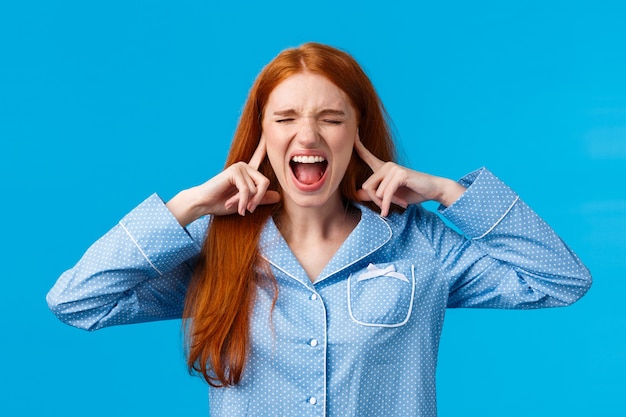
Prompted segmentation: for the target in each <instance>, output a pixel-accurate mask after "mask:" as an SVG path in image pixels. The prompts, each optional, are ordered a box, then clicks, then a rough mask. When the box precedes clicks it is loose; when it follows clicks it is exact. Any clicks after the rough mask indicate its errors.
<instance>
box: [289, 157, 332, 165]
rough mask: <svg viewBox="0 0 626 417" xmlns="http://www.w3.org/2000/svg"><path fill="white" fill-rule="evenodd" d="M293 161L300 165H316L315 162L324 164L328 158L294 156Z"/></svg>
mask: <svg viewBox="0 0 626 417" xmlns="http://www.w3.org/2000/svg"><path fill="white" fill-rule="evenodd" d="M291 160H292V161H293V162H298V163H300V164H314V163H315V162H324V161H325V160H326V158H324V157H323V156H294V157H293V158H291Z"/></svg>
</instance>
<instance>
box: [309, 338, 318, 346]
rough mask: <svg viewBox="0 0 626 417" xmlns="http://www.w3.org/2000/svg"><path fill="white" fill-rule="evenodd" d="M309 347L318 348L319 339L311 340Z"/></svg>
mask: <svg viewBox="0 0 626 417" xmlns="http://www.w3.org/2000/svg"><path fill="white" fill-rule="evenodd" d="M309 345H311V346H313V347H315V346H317V339H311V341H310V342H309Z"/></svg>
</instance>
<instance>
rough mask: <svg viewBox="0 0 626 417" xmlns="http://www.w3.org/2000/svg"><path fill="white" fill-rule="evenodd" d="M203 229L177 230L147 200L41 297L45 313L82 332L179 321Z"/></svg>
mask: <svg viewBox="0 0 626 417" xmlns="http://www.w3.org/2000/svg"><path fill="white" fill-rule="evenodd" d="M207 225H208V219H207V218H201V219H199V220H196V221H195V222H194V223H192V224H190V225H189V226H187V228H183V227H181V226H180V225H179V223H178V222H177V221H176V219H175V218H174V216H173V215H172V214H171V213H170V211H169V210H168V209H167V207H166V206H165V204H164V203H163V201H162V200H161V199H160V198H159V197H158V196H157V195H152V196H150V197H149V198H148V199H146V200H145V201H144V202H143V203H141V204H140V205H139V206H137V207H136V208H135V209H134V210H133V211H131V212H130V213H129V214H127V215H126V216H125V217H124V218H123V219H122V220H121V221H120V222H119V223H118V224H117V225H116V226H115V227H113V228H112V229H111V230H110V231H109V232H108V233H106V234H105V235H104V236H103V237H101V238H100V239H99V240H98V241H96V242H95V243H94V244H93V245H92V246H91V247H90V248H89V249H88V250H87V252H86V253H85V254H84V255H83V257H82V258H81V259H80V260H79V262H78V263H77V264H76V265H75V266H74V267H73V268H71V269H70V270H68V271H66V272H64V273H63V274H62V275H61V277H60V278H59V279H58V281H57V282H56V284H55V285H54V286H53V287H52V289H51V290H50V291H49V293H48V295H47V297H46V300H47V302H48V306H49V307H50V310H51V311H52V312H53V313H54V314H55V315H56V316H57V317H58V318H59V319H60V320H61V321H63V322H65V323H67V324H69V325H71V326H74V327H78V328H81V329H85V330H96V329H100V328H102V327H107V326H113V325H119V324H130V323H139V322H146V321H154V320H166V319H173V318H180V317H181V315H182V310H183V305H184V299H185V292H186V289H187V284H188V282H189V278H190V277H191V273H192V270H193V266H194V265H195V262H196V260H197V257H198V254H199V253H200V249H201V246H202V241H203V239H204V236H205V233H206V228H207Z"/></svg>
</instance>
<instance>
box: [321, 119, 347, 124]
mask: <svg viewBox="0 0 626 417" xmlns="http://www.w3.org/2000/svg"><path fill="white" fill-rule="evenodd" d="M323 122H324V123H329V124H331V125H340V124H342V123H343V120H334V119H324V120H323Z"/></svg>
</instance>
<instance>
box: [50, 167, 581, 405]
mask: <svg viewBox="0 0 626 417" xmlns="http://www.w3.org/2000/svg"><path fill="white" fill-rule="evenodd" d="M460 183H461V184H462V185H464V186H465V187H467V188H468V189H467V191H466V192H465V193H464V194H463V195H462V196H461V198H460V199H459V200H457V201H456V202H455V203H454V204H452V205H451V206H450V207H447V208H444V207H440V209H439V211H440V214H441V215H442V216H444V217H445V218H446V219H448V220H449V221H450V222H452V223H453V224H454V225H455V226H456V227H457V228H458V229H459V230H460V231H461V233H462V234H459V233H457V232H456V231H454V230H453V229H451V228H450V227H448V226H446V225H445V224H444V222H443V221H442V220H441V219H440V218H439V216H437V215H436V214H434V213H432V212H430V211H428V210H425V209H423V208H422V207H421V206H420V205H414V206H410V207H409V208H408V209H407V210H405V211H404V212H403V213H392V214H390V215H389V216H388V217H387V218H382V217H380V216H379V215H378V214H376V213H375V212H373V211H371V210H369V209H368V208H366V207H364V206H361V205H356V206H357V208H358V209H359V210H360V211H361V219H360V221H359V223H358V225H357V226H356V228H355V229H354V230H353V231H352V233H351V234H350V235H349V236H348V238H347V239H346V241H345V242H344V243H343V245H342V246H341V247H340V249H339V250H338V251H337V253H336V254H335V255H334V257H333V258H332V259H331V260H330V262H329V263H328V265H327V266H326V267H325V268H324V270H323V271H322V272H321V274H320V275H319V277H318V278H317V280H316V281H315V282H314V283H312V282H311V281H310V279H309V278H308V276H307V274H306V273H305V271H304V270H303V268H302V267H301V265H300V264H299V262H298V260H297V259H296V258H295V257H294V255H293V253H292V252H291V251H290V249H289V247H288V246H287V244H286V242H285V240H284V239H283V238H282V236H281V234H280V232H279V231H278V229H277V228H276V225H275V224H274V222H273V220H272V219H271V218H270V219H269V220H268V221H267V224H266V225H265V226H264V229H263V231H262V234H261V240H260V250H261V254H262V256H263V257H264V258H266V259H267V260H268V261H269V263H270V265H271V269H272V273H273V274H274V276H275V278H276V281H277V283H278V287H279V295H278V300H277V303H276V306H275V309H274V311H273V313H272V316H271V320H270V309H271V304H272V296H273V294H272V291H271V289H265V288H258V290H257V292H258V293H257V296H256V299H255V306H254V310H253V316H252V319H251V328H250V332H251V350H250V353H249V359H248V363H247V365H246V368H245V371H244V375H243V378H242V381H241V383H240V384H238V385H237V386H235V387H230V388H212V387H211V388H209V397H210V414H211V416H212V417H219V416H227V417H237V416H290V417H293V416H299V417H304V416H319V417H322V416H331V417H340V416H341V417H343V416H345V417H348V416H350V417H352V416H373V417H379V416H389V417H392V416H424V417H432V416H436V413H437V411H436V399H435V368H436V363H437V350H438V346H439V338H440V336H441V330H442V325H443V319H444V315H445V309H446V307H452V308H454V307H481V308H515V309H530V308H542V307H556V306H564V305H568V304H571V303H573V302H574V301H576V300H577V299H579V298H580V297H581V296H582V295H584V294H585V292H586V291H587V290H588V289H589V287H590V285H591V277H590V275H589V271H588V270H587V268H585V266H584V265H583V264H582V263H581V262H580V260H579V259H578V257H577V256H576V255H575V254H574V253H573V252H572V251H571V250H570V249H569V248H568V247H567V246H566V245H565V244H564V243H563V242H562V241H561V239H560V238H559V237H558V236H557V235H556V234H555V232H554V231H553V230H552V229H551V228H550V227H549V226H548V225H547V224H546V223H545V222H544V221H543V220H541V219H540V218H539V217H538V216H537V215H536V214H535V213H534V212H533V211H532V210H531V209H530V208H529V207H528V206H527V205H526V204H525V203H524V202H522V201H521V200H520V199H519V197H518V196H517V195H516V194H515V193H514V192H513V191H512V190H511V189H510V188H509V187H507V186H506V185H505V184H504V183H502V182H501V181H500V180H498V179H497V178H496V177H495V176H494V175H493V174H491V173H490V172H489V171H488V170H486V169H481V170H478V171H476V172H473V173H471V174H469V175H468V176H466V177H465V178H463V179H462V180H461V181H460ZM208 224H209V219H208V218H201V219H199V220H197V221H195V222H193V223H192V224H190V225H189V226H188V227H186V228H182V227H181V226H180V225H179V224H178V222H177V221H176V219H175V218H174V217H173V216H172V215H171V213H170V212H169V211H168V210H167V208H166V207H165V205H164V203H163V202H162V201H161V199H160V198H159V197H158V196H156V195H153V196H151V197H150V198H148V199H147V200H146V201H144V202H143V203H142V204H141V205H139V206H138V207H137V208H135V209H134V210H133V211H131V212H130V213H129V214H128V215H126V216H125V217H124V218H123V219H122V220H121V221H120V222H119V224H117V225H116V226H115V227H114V228H113V229H112V230H110V231H109V232H108V233H107V234H106V235H104V236H103V237H102V238H100V239H99V240H98V241H97V242H95V243H94V245H93V246H92V247H91V248H89V250H88V251H87V252H86V253H85V255H84V256H83V257H82V259H81V260H80V261H79V262H78V263H77V264H76V265H75V266H74V267H73V268H72V269H70V270H68V271H66V272H65V273H64V274H63V275H62V276H61V277H60V278H59V280H58V281H57V283H56V284H55V286H54V287H53V288H52V289H51V290H50V292H49V294H48V296H47V301H48V304H49V306H50V308H51V310H52V311H53V312H54V314H55V315H57V316H58V317H59V318H60V319H61V320H63V321H64V322H66V323H68V324H70V325H72V326H76V327H79V328H83V329H87V330H96V329H99V328H102V327H107V326H113V325H119V324H128V323H138V322H145V321H152V320H164V319H173V318H180V317H181V315H182V309H183V302H184V297H185V291H186V287H187V283H188V280H189V278H190V275H191V272H192V270H193V266H194V264H195V261H196V259H197V257H198V255H199V252H200V248H201V246H202V242H203V239H204V236H205V233H206V228H207V226H208Z"/></svg>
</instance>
